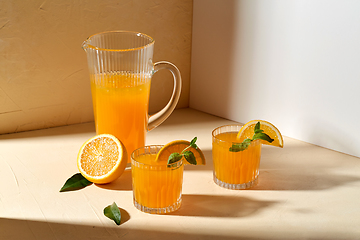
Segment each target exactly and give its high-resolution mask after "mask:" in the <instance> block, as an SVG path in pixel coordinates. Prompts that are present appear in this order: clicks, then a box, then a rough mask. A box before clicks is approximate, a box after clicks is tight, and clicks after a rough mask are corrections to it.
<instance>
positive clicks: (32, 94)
mask: <svg viewBox="0 0 360 240" xmlns="http://www.w3.org/2000/svg"><path fill="white" fill-rule="evenodd" d="M191 26H192V0H135V1H130V0H117V1H115V0H108V1H97V0H88V1H76V0H52V1H43V0H41V1H38V0H12V1H0V133H10V132H20V131H26V130H33V129H40V128H48V127H54V126H62V125H69V124H75V123H81V122H89V121H93V113H92V103H91V94H90V84H89V77H88V70H87V63H86V56H85V53H84V51H83V50H82V49H81V44H82V42H83V41H84V40H85V39H86V38H87V37H88V36H90V35H92V34H94V33H98V32H102V31H107V30H131V31H139V32H143V33H146V34H148V35H150V36H152V37H153V38H154V39H155V41H156V43H155V54H154V61H160V60H167V61H170V62H173V63H174V64H175V65H177V67H178V68H179V69H180V71H181V73H182V78H183V91H182V95H181V99H180V102H179V104H178V108H181V107H187V106H188V96H189V80H190V79H189V78H190V50H191ZM170 78H171V74H170V73H157V74H155V76H154V80H153V82H152V93H151V97H150V112H154V111H157V110H159V109H161V107H163V106H164V105H165V104H166V102H167V100H168V98H169V97H170V94H171V93H170V92H171V88H172V83H171V81H170V80H171V79H170Z"/></svg>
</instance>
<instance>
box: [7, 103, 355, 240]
mask: <svg viewBox="0 0 360 240" xmlns="http://www.w3.org/2000/svg"><path fill="white" fill-rule="evenodd" d="M231 123H234V122H232V121H229V120H226V119H223V118H219V117H215V116H212V115H209V114H206V113H202V112H199V111H196V110H193V109H189V108H187V109H178V110H176V111H175V112H174V113H173V114H172V115H171V117H170V118H169V119H168V120H166V121H165V122H164V123H163V124H162V125H161V126H159V127H158V128H156V129H154V130H153V131H151V132H149V133H148V135H147V145H152V144H165V143H167V142H169V141H172V140H175V139H185V140H191V139H192V138H193V137H194V136H197V137H198V146H199V147H200V148H201V149H202V150H203V152H204V155H205V157H206V161H207V164H206V165H205V166H186V167H185V171H184V184H183V203H182V206H181V208H180V209H179V210H178V211H176V212H174V213H172V214H168V215H151V214H147V213H143V212H140V211H139V210H137V209H136V208H135V207H134V205H133V196H132V190H131V189H132V188H131V173H130V171H126V172H125V173H124V174H123V175H122V176H121V177H120V178H119V179H118V180H116V181H114V182H112V183H110V184H107V185H91V186H88V187H86V188H84V189H81V190H78V191H72V192H63V193H60V192H59V190H60V188H61V187H62V185H63V184H64V183H65V181H66V180H67V179H68V178H69V177H70V176H72V175H73V174H74V173H77V172H78V169H77V166H76V157H77V153H78V151H79V148H80V147H81V145H82V144H83V143H84V142H85V141H86V140H87V139H88V138H90V137H92V136H94V135H95V131H94V123H84V124H79V125H72V126H66V127H58V128H50V129H44V130H38V131H30V132H23V133H14V134H7V135H1V136H0V178H1V181H0V239H30V240H31V239H57V240H58V239H67V240H68V239H94V240H99V239H107V240H112V239H120V238H121V239H159V238H160V239H172V240H176V239H185V238H186V239H225V240H227V239H360V229H359V226H360V191H359V190H360V159H359V158H357V157H353V156H349V155H346V154H342V153H339V152H336V151H332V150H328V149H325V148H322V147H318V146H315V145H312V144H308V143H305V142H302V141H298V140H294V139H291V138H288V137H284V148H283V149H281V148H276V147H270V146H263V149H262V158H261V164H260V175H259V183H258V185H257V186H255V187H253V188H252V189H249V190H228V189H224V188H221V187H219V186H217V185H216V184H215V183H214V182H213V175H212V156H211V131H212V130H213V129H214V128H216V127H218V126H221V125H225V124H231ZM113 202H116V204H117V205H118V206H119V208H120V209H121V213H122V222H121V224H120V225H119V226H117V225H116V224H115V223H114V222H113V221H111V220H110V219H108V218H106V217H105V216H104V214H103V209H104V208H105V207H106V206H108V205H110V204H112V203H113Z"/></svg>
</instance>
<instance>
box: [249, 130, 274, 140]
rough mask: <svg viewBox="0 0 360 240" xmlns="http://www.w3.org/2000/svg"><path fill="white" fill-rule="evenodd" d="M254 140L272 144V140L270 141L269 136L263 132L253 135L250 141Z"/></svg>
mask: <svg viewBox="0 0 360 240" xmlns="http://www.w3.org/2000/svg"><path fill="white" fill-rule="evenodd" d="M256 139H261V140H265V141H268V142H269V143H272V142H273V141H274V139H272V138H271V137H270V136H269V135H267V134H266V133H263V132H261V133H256V134H254V136H253V138H252V140H256Z"/></svg>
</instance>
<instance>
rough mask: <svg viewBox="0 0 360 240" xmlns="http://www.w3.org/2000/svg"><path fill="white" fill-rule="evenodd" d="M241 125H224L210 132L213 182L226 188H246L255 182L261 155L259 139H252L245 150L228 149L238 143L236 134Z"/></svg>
mask: <svg viewBox="0 0 360 240" xmlns="http://www.w3.org/2000/svg"><path fill="white" fill-rule="evenodd" d="M241 127H242V125H225V126H221V127H218V128H216V129H214V130H213V132H212V156H213V164H214V169H213V177H214V182H215V183H216V184H217V185H219V186H221V187H224V188H228V189H247V188H250V187H252V186H254V185H256V184H257V182H258V176H259V166H260V157H261V142H260V140H255V141H252V142H251V144H250V145H249V147H248V148H247V149H246V150H243V151H239V152H232V151H230V150H229V149H230V148H231V146H232V145H233V144H234V143H235V144H237V143H239V142H238V140H237V138H236V136H237V134H238V132H239V130H240V129H241Z"/></svg>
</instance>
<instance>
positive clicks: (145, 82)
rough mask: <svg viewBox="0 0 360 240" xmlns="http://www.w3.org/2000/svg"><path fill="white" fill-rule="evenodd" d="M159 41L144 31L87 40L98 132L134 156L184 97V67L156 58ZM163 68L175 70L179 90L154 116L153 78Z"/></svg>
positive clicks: (91, 37) (109, 33) (85, 46)
mask: <svg viewBox="0 0 360 240" xmlns="http://www.w3.org/2000/svg"><path fill="white" fill-rule="evenodd" d="M154 44H155V40H154V39H153V38H151V37H150V36H148V35H146V34H143V33H138V32H130V31H109V32H103V33H98V34H95V35H92V36H90V37H89V38H88V39H87V40H86V41H85V42H84V43H83V45H82V46H83V49H84V50H85V52H86V55H87V62H88V68H89V73H90V79H91V91H92V98H93V108H94V117H95V126H96V133H97V134H102V133H106V134H111V135H114V136H115V137H117V138H118V139H119V140H120V141H121V142H122V143H123V144H124V145H125V148H126V151H127V153H128V156H130V155H131V153H132V151H134V150H135V149H137V148H139V147H142V146H144V145H145V136H146V132H147V131H150V130H152V129H153V128H155V127H157V126H158V125H159V124H161V123H162V122H163V121H165V119H166V118H168V117H169V115H170V114H171V113H172V111H173V110H174V109H175V107H176V104H177V102H178V100H179V97H180V92H181V76H180V72H179V70H178V69H177V67H176V66H175V65H173V64H172V63H169V62H165V61H161V62H156V63H153V52H154ZM161 69H167V70H169V71H170V72H171V73H172V76H173V79H174V89H173V92H172V95H171V98H170V101H169V102H168V104H167V105H166V106H165V107H164V108H163V109H162V110H160V111H159V112H157V113H155V114H153V115H150V116H149V115H148V107H149V95H150V93H149V92H150V82H151V78H152V76H153V75H154V74H155V73H156V72H157V71H159V70H161ZM128 163H130V157H129V158H128ZM129 165H130V164H129Z"/></svg>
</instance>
